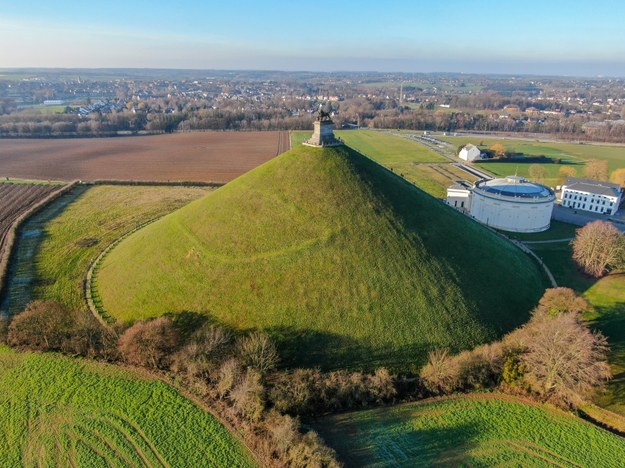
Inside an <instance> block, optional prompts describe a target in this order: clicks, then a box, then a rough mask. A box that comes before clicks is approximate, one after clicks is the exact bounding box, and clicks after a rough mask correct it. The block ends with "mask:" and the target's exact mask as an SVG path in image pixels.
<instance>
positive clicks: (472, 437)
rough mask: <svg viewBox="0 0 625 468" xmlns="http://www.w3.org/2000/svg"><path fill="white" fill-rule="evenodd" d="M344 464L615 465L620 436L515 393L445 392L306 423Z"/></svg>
mask: <svg viewBox="0 0 625 468" xmlns="http://www.w3.org/2000/svg"><path fill="white" fill-rule="evenodd" d="M312 426H313V427H314V429H316V430H317V431H318V432H319V433H320V435H321V436H322V437H323V438H324V439H325V441H326V443H327V444H328V445H330V446H331V447H332V448H334V449H335V450H336V451H337V453H338V455H339V458H340V459H341V460H342V461H343V462H345V464H346V466H348V467H350V466H354V467H356V466H357V467H365V466H367V467H368V466H370V467H374V466H376V467H377V466H567V467H568V466H570V467H575V466H586V467H599V466H621V465H622V463H623V459H624V458H625V440H623V439H622V438H620V437H618V436H615V435H613V434H610V433H609V432H607V431H604V430H602V429H599V428H597V427H595V426H593V425H591V424H590V423H587V422H585V421H583V420H581V419H579V418H577V417H575V416H572V415H570V414H567V413H564V412H562V411H560V410H556V409H554V408H552V407H548V406H542V405H529V404H525V403H523V402H522V401H521V400H518V399H515V398H513V397H504V398H500V397H497V396H490V395H471V396H468V397H451V398H445V399H442V400H438V401H425V402H421V403H415V404H408V405H401V406H395V407H390V408H379V409H375V410H369V411H359V412H355V413H347V414H342V415H337V416H332V417H329V418H327V419H325V420H322V421H320V422H318V423H314V424H312Z"/></svg>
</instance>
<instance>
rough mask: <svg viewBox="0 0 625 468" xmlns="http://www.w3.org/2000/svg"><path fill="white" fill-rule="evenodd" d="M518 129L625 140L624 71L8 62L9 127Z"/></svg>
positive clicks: (33, 133) (2, 105)
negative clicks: (324, 124)
mask: <svg viewBox="0 0 625 468" xmlns="http://www.w3.org/2000/svg"><path fill="white" fill-rule="evenodd" d="M324 104H325V105H327V106H328V105H329V107H330V109H331V112H332V118H333V120H334V121H335V123H336V125H337V128H356V127H361V128H396V129H409V130H425V131H443V132H455V131H468V132H515V133H516V132H518V133H532V134H533V133H542V134H552V135H557V136H558V137H559V138H563V139H571V140H596V141H611V142H625V80H624V79H607V78H594V79H590V78H570V77H538V76H536V77H533V76H487V75H464V74H422V73H421V74H418V73H373V72H371V73H361V72H343V73H313V72H259V71H200V70H189V71H186V70H124V69H102V70H78V69H76V70H74V69H71V70H70V69H59V70H55V69H30V70H16V69H10V70H9V69H4V70H0V136H2V137H59V136H63V137H67V136H114V135H128V134H136V133H163V132H177V131H198V130H298V129H309V128H311V125H312V121H313V120H314V118H315V115H316V112H317V111H318V110H319V107H320V105H324Z"/></svg>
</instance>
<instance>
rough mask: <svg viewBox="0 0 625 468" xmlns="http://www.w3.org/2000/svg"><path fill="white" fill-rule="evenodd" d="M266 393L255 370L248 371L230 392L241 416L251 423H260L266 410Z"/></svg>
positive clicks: (236, 409) (231, 398) (230, 396)
mask: <svg viewBox="0 0 625 468" xmlns="http://www.w3.org/2000/svg"><path fill="white" fill-rule="evenodd" d="M264 392H265V389H264V387H263V385H262V383H261V375H260V373H259V372H258V371H257V370H255V369H248V370H247V371H246V373H245V375H244V376H243V378H242V379H241V381H240V382H239V383H238V384H237V386H236V387H234V388H233V389H232V390H231V391H230V395H229V398H230V400H232V405H233V407H234V409H235V411H236V412H237V413H238V414H239V415H240V416H243V417H244V418H246V419H249V420H250V421H258V420H260V418H261V416H262V413H263V411H264V410H265V402H264V398H263V397H264Z"/></svg>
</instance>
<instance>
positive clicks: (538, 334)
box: [521, 313, 610, 405]
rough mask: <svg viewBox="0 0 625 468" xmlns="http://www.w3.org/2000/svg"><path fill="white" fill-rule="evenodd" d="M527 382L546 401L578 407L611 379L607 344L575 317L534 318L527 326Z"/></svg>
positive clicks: (525, 356)
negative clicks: (607, 358)
mask: <svg viewBox="0 0 625 468" xmlns="http://www.w3.org/2000/svg"><path fill="white" fill-rule="evenodd" d="M526 332H527V333H528V336H529V339H528V340H527V349H526V352H524V353H523V354H521V360H522V362H523V364H524V365H525V369H526V373H525V376H524V380H525V381H526V382H527V383H528V384H529V385H530V388H531V389H532V390H533V391H535V392H537V393H538V394H540V395H542V396H543V397H546V398H547V399H550V400H554V401H556V402H563V403H567V404H572V405H576V404H579V403H580V402H581V401H583V400H584V399H586V398H588V397H589V396H590V395H591V393H592V391H593V389H594V387H595V386H597V385H600V384H602V383H604V382H605V381H606V380H607V379H609V377H610V367H609V366H608V363H607V361H606V355H607V352H608V344H607V340H606V339H605V337H604V336H603V335H601V334H600V333H593V332H591V331H590V329H589V328H588V327H587V326H586V325H585V324H583V323H581V321H580V320H579V317H578V316H577V315H576V314H573V313H566V314H561V315H557V316H555V317H551V316H539V317H535V318H533V319H532V320H531V321H530V323H529V324H528V325H527V326H526Z"/></svg>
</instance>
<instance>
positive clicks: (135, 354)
mask: <svg viewBox="0 0 625 468" xmlns="http://www.w3.org/2000/svg"><path fill="white" fill-rule="evenodd" d="M178 342H179V337H178V333H177V332H176V330H175V329H174V327H173V324H172V322H171V320H170V319H169V318H167V317H159V318H156V319H154V320H150V321H147V322H145V321H139V322H137V323H135V324H134V325H133V326H132V327H130V328H129V329H128V330H126V331H125V332H124V334H123V335H122V336H121V337H120V338H119V351H120V352H121V354H122V356H123V357H124V358H125V359H126V361H127V362H129V363H131V364H135V365H138V366H144V367H151V368H154V369H158V368H164V367H166V365H167V361H168V358H169V356H170V355H171V354H172V353H173V352H174V350H175V348H176V347H177V346H178Z"/></svg>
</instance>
